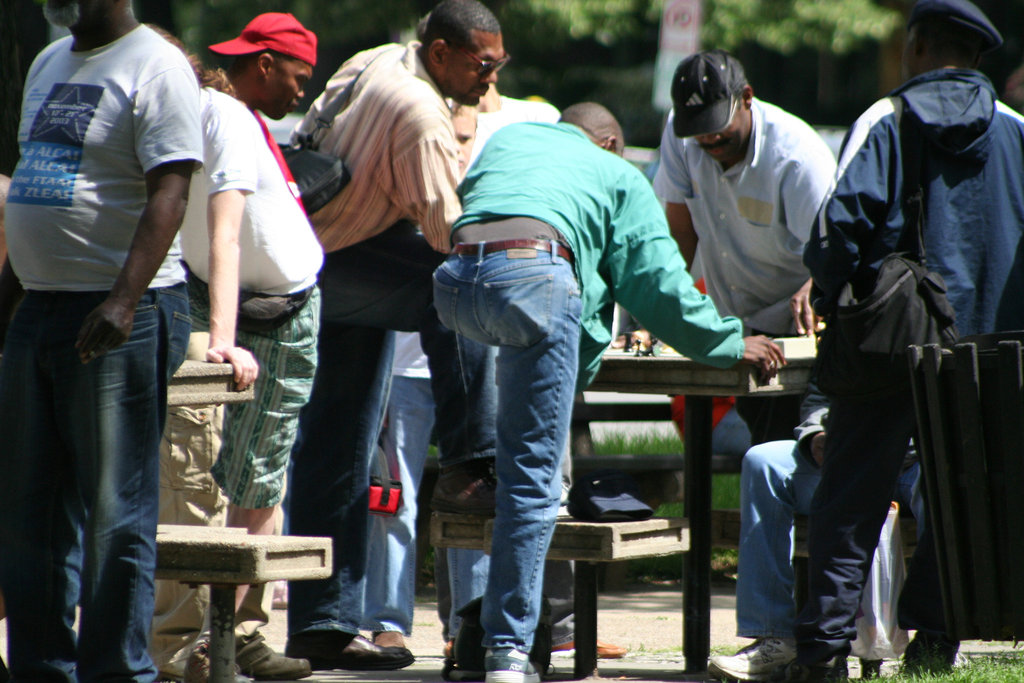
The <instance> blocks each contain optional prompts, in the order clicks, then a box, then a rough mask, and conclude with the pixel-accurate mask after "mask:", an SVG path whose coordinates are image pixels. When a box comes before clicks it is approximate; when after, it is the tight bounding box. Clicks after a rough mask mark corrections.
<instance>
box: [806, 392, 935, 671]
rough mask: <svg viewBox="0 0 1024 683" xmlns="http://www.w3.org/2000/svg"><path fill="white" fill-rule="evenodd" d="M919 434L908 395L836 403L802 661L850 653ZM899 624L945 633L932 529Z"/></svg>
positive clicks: (816, 520) (814, 537)
mask: <svg viewBox="0 0 1024 683" xmlns="http://www.w3.org/2000/svg"><path fill="white" fill-rule="evenodd" d="M914 430H915V420H914V408H913V402H912V400H911V397H910V395H909V392H898V393H896V394H894V395H892V396H886V397H882V398H878V399H873V400H871V401H855V400H849V399H839V398H833V399H832V403H831V407H830V410H829V438H828V439H826V440H825V464H824V466H823V467H822V470H821V481H820V482H819V483H818V488H817V490H816V491H815V493H814V498H813V500H812V501H811V510H810V512H811V514H810V526H809V529H808V540H807V547H808V555H809V558H808V597H807V604H806V605H805V606H804V609H803V610H802V611H801V612H800V614H799V615H798V616H797V620H796V626H795V628H794V633H795V635H796V639H797V660H798V661H799V662H801V663H804V664H813V663H815V662H821V661H825V660H827V659H830V658H831V657H833V656H836V655H845V653H848V652H849V648H850V642H851V641H852V640H853V638H854V637H855V635H856V628H855V626H854V620H855V618H856V615H857V608H858V606H859V605H860V594H861V591H862V590H863V588H864V583H865V579H866V576H867V571H868V568H869V567H870V565H871V559H872V556H873V555H874V551H875V546H876V545H877V544H878V534H879V532H880V531H881V529H882V524H884V523H885V517H886V515H887V514H888V511H889V501H890V500H892V496H893V491H894V490H895V487H896V482H897V480H898V479H899V476H900V472H901V470H902V467H903V458H904V456H905V454H906V450H907V444H908V443H909V441H910V437H911V436H912V435H913V434H914ZM921 520H922V518H920V517H919V518H918V523H920V522H921ZM899 620H900V626H902V627H903V628H905V629H908V630H910V629H915V630H921V631H925V632H927V633H929V634H932V635H942V634H943V633H944V631H945V617H944V615H943V608H942V594H941V591H940V590H939V581H938V568H937V566H936V564H935V554H934V545H933V542H932V535H931V529H930V528H929V525H928V524H925V528H924V531H923V532H920V533H919V534H918V543H917V548H916V550H915V551H914V557H913V558H912V559H911V563H910V568H909V570H908V572H907V579H906V582H905V583H904V584H903V590H902V592H901V593H900V604H899Z"/></svg>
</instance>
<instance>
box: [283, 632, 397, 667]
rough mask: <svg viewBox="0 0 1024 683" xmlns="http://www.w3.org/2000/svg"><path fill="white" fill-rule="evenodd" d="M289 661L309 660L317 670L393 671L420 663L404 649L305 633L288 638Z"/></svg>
mask: <svg viewBox="0 0 1024 683" xmlns="http://www.w3.org/2000/svg"><path fill="white" fill-rule="evenodd" d="M284 652H285V655H286V656H288V657H295V658H302V659H308V660H309V663H310V665H311V666H312V667H313V669H314V670H320V671H322V670H326V669H347V670H349V671H392V670H394V669H404V668H405V667H407V666H409V665H410V664H412V663H413V662H414V661H416V658H415V657H413V656H412V652H410V651H409V650H408V649H406V648H404V647H378V646H377V645H374V644H373V643H371V642H370V641H368V640H367V639H366V638H364V637H362V636H359V635H356V636H354V635H352V634H351V633H345V632H344V631H327V630H318V631H303V632H302V633H296V634H295V635H293V636H289V637H288V645H287V647H285V651H284Z"/></svg>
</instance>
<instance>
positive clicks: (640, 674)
mask: <svg viewBox="0 0 1024 683" xmlns="http://www.w3.org/2000/svg"><path fill="white" fill-rule="evenodd" d="M735 603H736V597H735V592H734V591H733V589H732V587H731V586H728V585H725V586H716V587H715V588H714V590H713V592H712V598H711V608H712V610H711V649H712V654H715V653H732V652H734V651H735V650H736V649H738V648H739V647H740V646H742V645H744V644H746V643H747V642H749V641H747V640H745V639H740V638H736V637H735V635H734V634H735V629H736V622H735V616H734V615H735V611H734V610H735ZM285 615H286V613H285V611H283V610H274V613H273V615H272V617H271V622H270V624H269V626H268V627H267V628H266V629H265V631H264V633H265V635H266V636H267V640H268V642H269V643H270V645H271V646H272V647H274V648H275V649H278V650H279V651H282V650H283V649H284V643H285V637H286V631H285V628H286V626H285ZM682 622H683V619H682V596H681V592H680V589H679V587H678V586H658V585H645V586H638V587H635V588H633V589H631V590H627V591H621V592H606V593H602V594H601V596H600V598H599V614H598V637H599V638H600V639H601V640H604V641H608V642H611V643H616V644H620V645H625V646H627V647H628V648H629V650H630V653H629V655H628V656H627V657H626V658H625V659H621V660H602V661H601V662H600V663H599V667H598V673H599V676H600V677H601V678H610V679H616V680H620V681H626V682H629V683H644V682H646V681H704V680H707V678H706V676H703V675H689V674H686V673H684V672H683V668H684V661H683V656H682ZM413 630H414V633H413V636H412V637H411V638H409V639H408V640H407V644H408V646H409V648H410V649H411V650H412V651H413V654H415V655H416V663H415V664H413V665H412V666H410V667H409V668H407V669H403V670H401V671H385V672H372V673H370V672H366V673H363V672H348V671H345V672H342V671H335V672H316V673H314V675H313V677H312V678H309V679H306V680H307V681H309V683H336V682H339V681H345V682H347V683H363V682H366V683H370V682H372V681H402V682H408V683H413V682H416V681H440V680H442V679H441V675H440V672H441V666H442V659H441V646H442V641H441V625H440V622H439V621H438V618H437V613H436V606H435V603H434V602H433V600H431V599H430V597H429V596H422V597H421V599H420V600H419V601H418V602H417V604H416V612H415V617H414V622H413ZM0 648H2V649H3V651H4V652H5V653H6V649H7V633H6V629H5V628H4V626H3V623H2V622H0ZM963 652H965V653H966V654H968V655H969V656H971V655H973V656H981V655H984V654H988V653H993V652H1000V653H1005V652H1016V653H1017V654H1018V656H1022V657H1024V654H1022V653H1021V652H1020V651H1019V650H1013V644H1012V643H983V642H977V641H972V642H969V643H965V644H964V647H963ZM553 663H554V666H555V678H556V679H558V680H567V679H568V678H569V677H570V676H571V674H572V657H571V655H556V656H555V658H554V662H553ZM850 663H851V668H853V669H854V671H856V660H853V659H851V660H850ZM891 668H892V665H888V666H887V669H890V670H891ZM851 673H853V672H851Z"/></svg>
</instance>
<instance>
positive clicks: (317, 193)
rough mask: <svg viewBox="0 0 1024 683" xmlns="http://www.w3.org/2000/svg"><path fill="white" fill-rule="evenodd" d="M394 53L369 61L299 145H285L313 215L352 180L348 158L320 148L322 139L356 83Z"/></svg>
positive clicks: (328, 104)
mask: <svg viewBox="0 0 1024 683" xmlns="http://www.w3.org/2000/svg"><path fill="white" fill-rule="evenodd" d="M392 52H393V51H392V50H382V51H381V53H380V54H378V55H376V56H375V57H374V58H373V59H371V60H370V61H369V62H367V64H366V66H364V67H363V68H362V69H361V70H360V71H359V73H358V74H356V77H355V78H353V79H352V80H351V81H349V82H348V84H347V85H346V86H345V87H344V88H342V89H341V91H340V92H339V93H337V94H336V95H335V96H334V97H332V98H331V99H330V100H329V101H327V102H325V103H324V108H323V109H321V110H320V114H319V115H318V116H317V117H316V119H315V121H316V124H315V126H314V128H313V129H312V130H311V131H309V132H307V133H304V134H302V135H297V136H296V141H295V144H292V145H281V154H282V155H283V156H284V159H285V162H286V163H287V164H288V168H289V169H290V170H291V172H292V176H293V177H294V178H295V184H296V185H298V187H299V195H300V196H301V197H302V204H303V206H305V207H306V213H308V214H310V215H312V214H314V213H316V212H317V211H319V210H320V209H322V208H323V207H324V206H325V205H326V204H327V203H328V202H329V201H330V200H331V199H333V198H334V197H335V196H336V195H337V194H338V193H339V192H341V191H342V190H343V189H345V186H346V185H348V182H349V180H351V179H352V174H351V173H349V170H348V168H346V167H345V163H344V161H342V160H341V159H339V158H338V157H336V156H335V155H333V154H327V153H325V152H320V151H319V150H318V148H319V146H320V141H321V140H322V138H323V135H324V134H325V132H326V131H327V130H328V129H329V128H331V126H333V125H334V119H335V117H336V116H338V114H340V113H341V112H342V111H344V109H345V107H347V106H348V103H349V101H350V100H351V99H352V93H353V91H354V90H355V87H356V83H358V82H359V79H360V78H361V77H362V75H363V74H364V73H366V70H367V69H369V68H370V65H371V64H373V63H374V62H376V61H377V60H378V59H380V57H381V56H383V55H384V54H389V53H392Z"/></svg>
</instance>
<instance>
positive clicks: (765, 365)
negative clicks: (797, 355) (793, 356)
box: [740, 334, 786, 380]
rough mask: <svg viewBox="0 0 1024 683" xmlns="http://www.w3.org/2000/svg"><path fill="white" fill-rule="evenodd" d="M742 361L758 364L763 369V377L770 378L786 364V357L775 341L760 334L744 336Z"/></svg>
mask: <svg viewBox="0 0 1024 683" xmlns="http://www.w3.org/2000/svg"><path fill="white" fill-rule="evenodd" d="M740 362H741V363H747V364H749V365H756V366H757V367H758V368H760V370H761V377H762V379H764V380H769V379H771V378H772V377H774V376H775V375H777V374H778V372H779V368H781V367H782V366H783V365H785V364H786V357H785V356H784V355H783V354H782V349H780V348H779V347H778V345H776V344H775V342H773V341H772V340H771V339H769V338H768V337H766V336H764V335H762V334H759V335H756V336H753V337H744V338H743V359H742V360H741V361H740Z"/></svg>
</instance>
